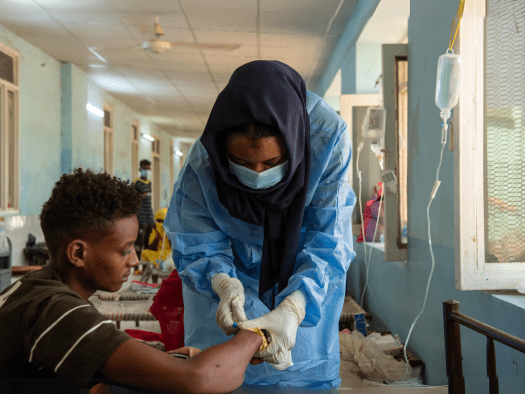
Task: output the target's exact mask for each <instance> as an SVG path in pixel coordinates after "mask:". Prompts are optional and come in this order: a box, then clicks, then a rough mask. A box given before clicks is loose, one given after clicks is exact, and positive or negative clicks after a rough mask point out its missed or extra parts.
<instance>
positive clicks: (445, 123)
mask: <svg viewBox="0 0 525 394" xmlns="http://www.w3.org/2000/svg"><path fill="white" fill-rule="evenodd" d="M447 129H448V127H447V119H446V118H443V127H442V132H441V155H440V156H439V164H438V167H437V171H436V182H435V183H434V187H433V188H432V193H431V195H430V201H429V202H428V206H427V221H428V245H429V246H430V257H431V258H432V268H431V270H430V275H429V277H428V282H427V290H426V292H425V299H424V300H423V307H422V308H421V311H420V312H419V314H418V315H417V316H416V319H415V320H414V322H413V323H412V326H411V327H410V330H409V331H408V337H407V340H406V341H405V346H404V348H403V354H404V356H405V363H406V367H405V377H404V379H403V380H406V378H407V374H408V359H407V346H408V341H409V340H410V334H412V329H413V328H414V326H415V324H416V322H417V320H418V319H419V317H420V316H421V315H422V314H423V311H424V310H425V306H426V303H427V297H428V289H429V288H430V281H431V280H432V274H433V273H434V266H435V264H436V260H435V259H434V250H433V248H432V235H431V233H430V205H431V204H432V201H433V200H434V197H435V194H436V191H437V188H438V187H439V184H440V181H439V169H440V168H441V162H442V161H443V150H444V148H445V144H446V142H447V137H446V135H447Z"/></svg>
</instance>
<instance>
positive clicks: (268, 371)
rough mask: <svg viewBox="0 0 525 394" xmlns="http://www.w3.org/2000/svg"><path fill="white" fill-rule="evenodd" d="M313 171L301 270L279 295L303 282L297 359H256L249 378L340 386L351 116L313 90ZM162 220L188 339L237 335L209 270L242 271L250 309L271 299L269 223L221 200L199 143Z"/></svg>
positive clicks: (259, 310) (201, 342) (198, 341)
mask: <svg viewBox="0 0 525 394" xmlns="http://www.w3.org/2000/svg"><path fill="white" fill-rule="evenodd" d="M306 104H307V111H308V115H309V119H310V139H311V170H310V171H311V172H310V181H309V186H308V194H307V198H306V205H305V214H304V218H303V223H302V228H301V237H300V242H299V247H298V251H297V260H296V263H295V270H294V274H293V275H292V277H291V278H290V280H289V283H288V286H287V287H286V289H285V290H283V291H282V292H281V293H280V294H279V295H278V296H277V297H276V305H278V304H279V303H280V302H281V301H282V300H283V299H284V298H285V297H286V296H288V295H289V294H290V293H292V292H294V291H295V290H298V289H301V290H302V291H303V293H304V294H305V296H306V300H307V305H306V317H305V318H304V320H303V322H302V324H301V326H300V327H299V329H298V331H297V337H296V342H295V347H294V348H293V350H292V361H293V363H294V365H293V366H291V367H290V368H288V369H286V370H284V371H278V370H276V369H274V368H272V367H271V366H270V365H269V364H268V363H262V364H259V365H256V366H251V365H250V366H248V369H247V370H246V375H245V384H249V385H254V384H261V385H277V386H280V387H287V386H298V387H312V388H332V387H338V386H339V385H340V382H341V379H340V377H339V357H340V356H339V335H338V329H339V324H338V323H339V318H340V316H341V310H342V307H343V300H344V294H345V288H346V272H347V270H348V267H349V265H350V262H351V261H352V259H353V258H354V257H355V252H354V250H353V246H352V224H351V214H352V210H353V208H354V205H355V201H356V198H355V194H354V192H353V190H352V189H351V187H350V185H349V183H348V171H349V165H350V157H351V142H350V135H349V132H348V129H347V127H346V124H345V122H344V121H343V120H342V119H341V117H339V115H337V114H336V112H335V111H334V110H333V109H331V108H330V107H329V106H328V104H326V102H325V101H324V100H322V99H321V98H320V97H319V96H317V95H316V94H314V93H311V92H307V101H306ZM164 227H165V228H166V230H167V234H168V236H169V238H170V240H171V243H172V245H173V261H174V262H175V266H176V268H177V270H178V273H179V275H180V277H181V279H182V282H183V297H184V332H185V345H186V346H194V347H197V348H200V349H205V348H208V347H210V346H212V345H216V344H219V343H223V342H225V341H226V340H228V339H229V338H230V337H228V336H227V335H225V334H224V333H223V331H222V330H221V329H220V328H219V327H218V326H217V324H216V323H215V314H216V311H217V306H218V302H219V298H218V296H217V295H216V294H215V292H214V291H213V290H212V287H211V278H212V277H213V276H214V275H215V274H218V273H221V272H223V273H226V274H228V275H229V276H230V277H232V278H238V279H239V280H240V281H241V282H242V284H243V286H244V291H245V296H246V302H245V304H244V309H245V312H246V316H247V317H248V319H254V318H257V317H260V316H262V315H265V314H266V313H268V312H269V309H268V308H267V307H266V305H264V304H263V303H262V302H261V301H260V300H259V269H260V264H261V253H262V245H263V228H262V226H256V225H253V224H248V223H246V222H243V221H241V220H240V219H236V218H233V217H231V216H230V215H229V213H228V211H227V210H226V208H225V207H224V206H223V205H222V204H221V203H220V202H219V199H218V197H217V191H216V188H215V182H214V175H213V170H212V168H211V166H210V161H209V156H208V153H207V152H206V150H205V148H204V146H203V145H202V144H201V142H200V140H197V141H196V142H195V144H194V145H193V147H192V149H191V150H190V153H189V155H188V157H187V159H186V163H185V165H184V167H183V169H182V170H181V173H180V174H179V178H178V180H177V183H176V184H175V187H174V191H173V196H172V199H171V202H170V207H169V209H168V213H167V217H166V220H165V222H164Z"/></svg>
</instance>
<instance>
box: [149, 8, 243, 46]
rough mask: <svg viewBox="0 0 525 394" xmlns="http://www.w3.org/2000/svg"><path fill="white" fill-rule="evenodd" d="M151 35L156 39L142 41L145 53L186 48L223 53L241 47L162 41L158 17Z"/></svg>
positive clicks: (223, 44) (162, 33)
mask: <svg viewBox="0 0 525 394" xmlns="http://www.w3.org/2000/svg"><path fill="white" fill-rule="evenodd" d="M153 34H154V35H155V37H156V38H154V39H151V40H148V41H144V43H143V44H142V48H143V49H144V50H145V51H148V52H152V53H157V54H158V53H163V52H167V51H169V50H170V49H171V48H172V47H186V48H195V49H218V50H224V51H233V50H235V49H237V48H239V47H240V46H241V44H226V43H200V42H186V41H171V42H170V41H164V40H162V37H163V36H164V31H163V30H162V27H160V24H159V17H158V16H157V19H156V21H155V24H154V25H153Z"/></svg>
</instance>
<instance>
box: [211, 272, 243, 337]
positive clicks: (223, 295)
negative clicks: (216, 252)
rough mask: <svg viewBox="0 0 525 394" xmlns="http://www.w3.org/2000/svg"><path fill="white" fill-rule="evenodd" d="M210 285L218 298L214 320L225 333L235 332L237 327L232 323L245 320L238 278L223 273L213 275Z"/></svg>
mask: <svg viewBox="0 0 525 394" xmlns="http://www.w3.org/2000/svg"><path fill="white" fill-rule="evenodd" d="M211 286H212V288H213V291H215V293H217V295H218V296H219V298H220V302H219V306H218V308H217V314H216V315H215V321H216V322H217V325H218V326H219V327H220V328H221V329H222V331H224V332H225V333H226V335H232V334H235V333H236V332H237V331H239V328H238V327H236V328H234V327H233V323H234V322H235V323H241V322H243V321H246V320H247V319H246V314H245V313H244V287H242V283H241V281H240V280H239V279H235V278H230V277H229V276H228V275H227V274H223V273H221V274H216V275H214V276H213V278H212V279H211Z"/></svg>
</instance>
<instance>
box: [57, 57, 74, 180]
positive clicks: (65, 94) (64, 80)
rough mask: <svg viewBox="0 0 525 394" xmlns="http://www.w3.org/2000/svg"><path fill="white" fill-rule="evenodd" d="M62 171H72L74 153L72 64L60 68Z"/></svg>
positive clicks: (65, 172)
mask: <svg viewBox="0 0 525 394" xmlns="http://www.w3.org/2000/svg"><path fill="white" fill-rule="evenodd" d="M60 90H61V102H60V171H61V173H62V174H68V173H69V172H70V171H71V165H72V161H73V158H72V151H73V109H72V108H73V106H72V104H73V103H72V70H71V64H70V63H63V64H62V65H61V66H60Z"/></svg>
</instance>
